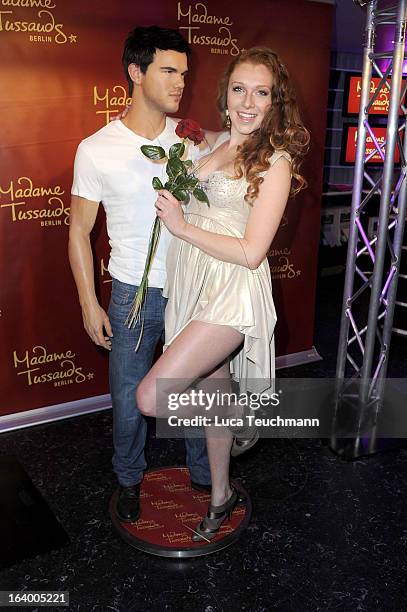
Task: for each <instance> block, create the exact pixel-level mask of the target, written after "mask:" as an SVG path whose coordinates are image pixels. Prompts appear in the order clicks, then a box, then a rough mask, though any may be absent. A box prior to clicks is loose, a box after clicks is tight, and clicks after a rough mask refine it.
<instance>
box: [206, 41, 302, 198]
mask: <svg viewBox="0 0 407 612" xmlns="http://www.w3.org/2000/svg"><path fill="white" fill-rule="evenodd" d="M243 63H249V64H254V65H259V64H260V65H263V66H266V68H268V70H269V71H270V73H271V77H272V87H271V106H270V109H269V110H268V111H267V112H266V114H265V116H264V118H263V121H262V123H261V125H260V127H259V129H258V130H256V131H255V132H253V133H252V134H251V135H250V136H249V137H248V138H247V139H246V140H245V142H244V143H243V144H242V145H241V146H240V147H239V148H238V151H237V156H236V160H235V171H236V178H241V177H242V176H243V175H244V176H245V178H246V180H247V182H248V184H249V186H248V189H247V194H246V200H247V201H248V202H249V203H253V201H254V200H255V199H256V197H257V196H258V193H259V188H260V185H261V183H262V182H263V177H261V176H259V173H260V172H263V171H264V170H267V169H268V167H269V162H268V160H269V159H270V157H271V156H272V154H273V153H274V152H275V151H278V150H282V151H287V153H289V154H290V156H291V174H292V181H291V191H290V195H295V194H297V193H298V192H299V191H300V190H301V189H303V188H304V187H306V184H307V183H306V180H305V179H304V177H303V176H302V175H301V174H300V166H301V163H302V161H303V158H304V156H305V155H306V153H307V151H308V147H309V141H310V135H309V132H308V130H307V129H306V128H305V127H304V125H303V123H302V121H301V117H300V113H299V110H298V106H297V101H296V98H295V93H294V90H293V88H292V86H291V84H290V79H289V75H288V72H287V69H286V68H285V66H284V65H283V64H282V63H281V61H280V59H279V58H278V56H277V54H276V53H274V51H271V49H268V48H267V47H253V48H252V49H248V50H247V51H243V52H242V53H241V54H240V55H239V56H237V57H236V58H235V59H234V60H233V61H232V62H231V63H230V64H229V66H228V68H227V69H226V72H225V74H224V75H223V77H222V80H221V82H220V86H219V95H218V100H217V103H218V109H219V111H220V112H221V114H222V116H223V120H224V124H226V112H225V111H226V108H227V92H228V87H229V80H230V76H231V74H232V73H233V70H234V69H235V68H236V66H238V65H239V64H243Z"/></svg>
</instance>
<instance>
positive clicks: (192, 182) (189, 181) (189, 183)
mask: <svg viewBox="0 0 407 612" xmlns="http://www.w3.org/2000/svg"><path fill="white" fill-rule="evenodd" d="M198 183H199V181H198V179H197V178H196V176H192V175H190V176H187V177H184V183H183V187H186V188H187V189H192V190H193V189H195V187H196V186H197V185H198Z"/></svg>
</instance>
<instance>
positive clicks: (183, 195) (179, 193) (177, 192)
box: [172, 189, 188, 202]
mask: <svg viewBox="0 0 407 612" xmlns="http://www.w3.org/2000/svg"><path fill="white" fill-rule="evenodd" d="M172 195H173V196H174V198H177V200H178V201H179V202H184V201H185V200H186V199H187V197H188V192H187V191H184V190H183V189H174V191H173V193H172Z"/></svg>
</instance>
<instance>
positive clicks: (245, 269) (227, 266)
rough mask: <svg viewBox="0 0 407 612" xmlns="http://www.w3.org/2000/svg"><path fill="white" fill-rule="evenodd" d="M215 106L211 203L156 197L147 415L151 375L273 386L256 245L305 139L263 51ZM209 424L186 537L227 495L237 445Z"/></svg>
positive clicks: (233, 68)
mask: <svg viewBox="0 0 407 612" xmlns="http://www.w3.org/2000/svg"><path fill="white" fill-rule="evenodd" d="M218 107H219V110H220V111H221V113H222V115H223V117H224V120H225V125H226V126H227V127H230V133H229V132H226V133H222V134H221V135H220V136H219V137H218V138H217V140H216V143H215V146H214V148H213V149H212V151H211V153H210V155H208V156H206V157H205V158H203V159H201V160H200V163H199V169H198V172H199V175H198V178H199V179H200V181H201V182H202V185H203V187H204V188H205V190H206V192H207V196H208V198H209V203H210V206H209V207H208V206H207V205H206V204H205V203H200V202H198V201H196V200H194V199H193V200H192V202H191V203H190V204H189V206H188V208H187V213H186V214H185V215H184V214H183V210H182V208H181V206H180V203H179V202H178V201H177V200H176V199H175V198H174V197H173V196H172V195H171V194H170V193H169V192H168V191H166V190H162V191H160V192H159V195H158V198H157V202H156V208H157V214H158V216H159V217H160V218H161V220H162V221H163V223H164V224H165V225H166V227H167V228H168V230H169V231H170V232H171V233H172V234H173V236H174V238H173V241H172V244H171V247H170V251H169V253H168V259H167V274H168V281H167V293H168V298H169V300H168V305H167V309H166V320H165V323H166V347H167V349H166V351H165V352H164V353H163V355H162V356H161V357H160V359H159V360H158V361H157V362H156V363H155V365H154V366H153V367H152V369H151V370H150V372H149V373H148V374H147V375H146V377H145V378H144V379H143V380H142V381H141V383H140V385H139V387H138V389H137V404H138V406H139V409H140V410H141V412H143V413H144V414H145V415H148V416H156V414H157V405H159V404H160V401H161V397H158V392H157V381H158V380H159V381H160V384H161V381H163V380H164V381H165V380H167V381H172V382H171V383H170V385H171V386H170V388H168V387H167V388H166V389H165V391H166V392H167V393H168V391H169V390H170V391H172V392H177V393H180V392H182V391H184V390H185V389H186V388H188V386H189V385H190V384H191V383H192V382H193V381H194V380H196V379H198V378H203V379H204V384H206V385H208V386H210V385H213V384H215V386H216V381H217V380H225V379H230V373H231V372H232V374H233V377H234V378H236V379H238V380H239V382H240V391H241V392H245V391H256V392H267V391H269V392H270V390H271V389H272V384H273V378H274V340H273V333H274V326H275V322H276V315H275V309H274V304H273V299H272V291H271V279H270V270H269V266H268V262H267V252H268V251H269V249H270V245H271V243H272V241H273V238H274V235H275V233H276V231H277V229H278V226H279V224H280V221H281V218H282V216H283V213H284V210H285V207H286V203H287V199H288V197H289V195H290V193H291V194H295V193H297V192H298V191H299V190H300V189H301V188H302V187H303V186H304V184H305V181H304V179H303V178H302V177H301V175H300V174H299V166H300V163H301V161H302V158H303V156H304V155H305V153H306V150H307V148H308V142H309V135H308V132H307V131H306V129H305V128H304V127H303V125H302V123H301V120H300V116H299V113H298V109H297V105H296V102H295V97H294V94H293V92H292V90H291V87H290V85H289V80H288V74H287V71H286V69H285V68H284V66H283V65H282V64H281V62H280V60H279V59H278V57H277V55H276V54H275V53H274V52H272V51H271V50H269V49H266V48H253V49H249V50H248V51H245V52H243V53H242V54H241V55H240V56H238V57H237V58H236V59H234V60H233V61H232V63H231V64H230V65H229V67H228V69H227V70H226V73H225V76H224V78H223V80H222V82H221V85H220V94H219V98H218ZM232 354H233V355H232ZM231 355H232V359H231V360H230V359H229V358H230V356H231ZM252 380H253V381H257V386H256V388H253V387H252V383H251V381H252ZM260 381H263V384H262V385H261V388H259V384H260ZM159 388H160V389H161V390H162V384H161V387H159ZM162 391H163V390H162ZM160 393H161V391H160ZM210 432H211V426H210V425H209V426H208V427H207V428H206V432H205V433H206V437H207V447H208V456H209V462H210V468H211V478H212V494H211V504H210V506H209V509H208V514H207V516H206V517H205V518H204V519H203V521H202V522H201V523H200V525H198V526H197V528H196V530H195V534H194V535H193V540H195V541H199V540H201V539H203V540H210V539H212V538H213V537H215V535H216V533H217V531H218V530H219V528H220V526H221V525H222V523H223V522H224V520H225V519H226V517H230V515H231V513H232V512H233V509H234V507H235V505H236V503H237V501H238V495H237V492H236V490H234V489H233V487H232V486H231V485H230V482H229V461H230V452H231V448H232V443H233V445H234V447H233V448H234V454H238V453H239V452H240V450H241V449H239V440H238V439H236V440H235V442H233V435H232V433H231V432H230V431H229V430H228V429H227V428H223V431H222V437H219V436H217V437H214V436H213V435H209V434H210ZM255 440H256V436H255V435H254V434H253V432H251V433H248V438H247V439H246V440H243V442H241V441H240V444H243V449H244V448H245V447H246V448H247V447H248V446H251V445H252V443H253V442H254V441H255Z"/></svg>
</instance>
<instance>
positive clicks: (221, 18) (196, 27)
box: [177, 2, 241, 56]
mask: <svg viewBox="0 0 407 612" xmlns="http://www.w3.org/2000/svg"><path fill="white" fill-rule="evenodd" d="M177 19H178V22H179V23H180V25H179V26H178V29H179V30H186V32H187V40H188V43H189V44H190V45H205V46H208V47H211V53H217V54H222V55H229V54H230V55H233V56H234V55H239V53H240V51H241V49H239V47H238V40H237V38H233V34H232V31H231V27H232V26H233V21H232V20H231V18H230V17H229V16H228V15H211V14H210V13H208V9H207V6H206V4H204V3H203V2H197V3H196V4H193V5H192V4H187V5H183V4H182V3H181V2H178V15H177Z"/></svg>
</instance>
